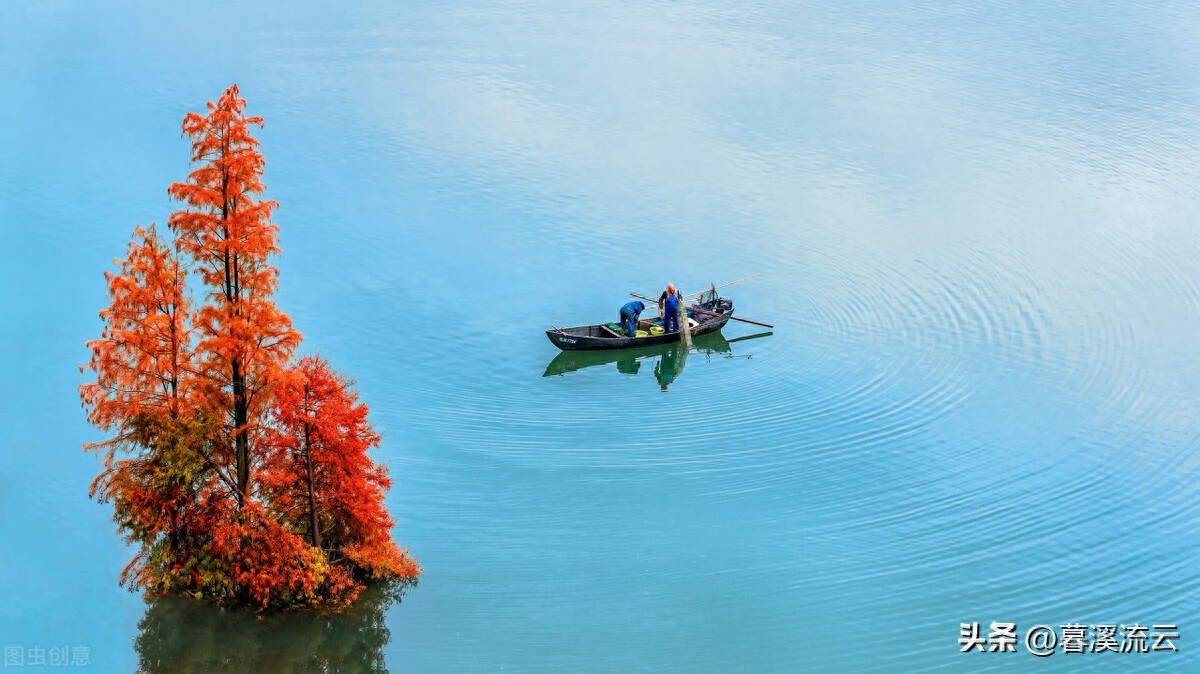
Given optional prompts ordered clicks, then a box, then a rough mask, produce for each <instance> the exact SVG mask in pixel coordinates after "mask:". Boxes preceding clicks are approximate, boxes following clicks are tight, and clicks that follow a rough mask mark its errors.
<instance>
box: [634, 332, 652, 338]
mask: <svg viewBox="0 0 1200 674" xmlns="http://www.w3.org/2000/svg"><path fill="white" fill-rule="evenodd" d="M635 336H636V337H649V336H650V333H648V332H646V331H645V330H638V331H637V334H636V335H635Z"/></svg>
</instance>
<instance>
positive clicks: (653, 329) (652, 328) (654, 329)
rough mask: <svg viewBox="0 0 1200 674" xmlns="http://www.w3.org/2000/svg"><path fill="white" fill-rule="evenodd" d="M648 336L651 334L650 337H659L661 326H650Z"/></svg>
mask: <svg viewBox="0 0 1200 674" xmlns="http://www.w3.org/2000/svg"><path fill="white" fill-rule="evenodd" d="M650 334H652V335H661V334H662V326H661V325H652V326H650Z"/></svg>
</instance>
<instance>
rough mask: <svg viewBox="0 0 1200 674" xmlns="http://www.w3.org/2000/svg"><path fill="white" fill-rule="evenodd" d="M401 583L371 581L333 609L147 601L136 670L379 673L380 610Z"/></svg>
mask: <svg viewBox="0 0 1200 674" xmlns="http://www.w3.org/2000/svg"><path fill="white" fill-rule="evenodd" d="M408 587H409V585H406V584H403V583H392V584H385V585H375V586H373V587H368V588H367V589H366V590H364V591H363V593H362V594H361V595H359V598H358V599H357V600H356V601H355V602H354V604H352V605H351V606H349V607H348V608H346V609H344V610H342V611H340V612H336V613H326V612H319V611H284V612H276V613H260V612H258V611H255V610H253V609H247V608H223V607H217V606H213V605H211V604H208V603H205V602H203V601H198V600H190V599H183V598H179V597H162V598H157V599H151V600H149V601H148V602H147V606H146V614H145V615H144V616H143V617H142V619H141V621H140V622H139V623H138V630H139V634H138V636H137V638H136V639H135V641H134V648H135V649H136V650H137V654H138V665H139V667H138V671H139V672H145V673H147V674H150V673H155V672H230V673H231V674H232V673H233V672H238V673H239V674H240V673H242V672H250V673H254V672H355V673H357V672H371V673H376V672H387V671H388V670H387V667H386V666H385V664H384V659H383V650H384V646H386V645H387V643H388V639H389V638H390V637H391V631H390V630H389V629H388V627H387V623H386V622H385V620H384V616H385V614H386V612H387V609H388V607H389V606H391V605H392V604H394V603H397V602H399V601H400V599H401V597H402V595H403V594H404V591H405V590H406V589H407V588H408Z"/></svg>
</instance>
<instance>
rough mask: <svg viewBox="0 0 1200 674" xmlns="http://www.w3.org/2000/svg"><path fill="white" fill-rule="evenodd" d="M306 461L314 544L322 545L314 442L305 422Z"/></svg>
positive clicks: (309, 509) (310, 520)
mask: <svg viewBox="0 0 1200 674" xmlns="http://www.w3.org/2000/svg"><path fill="white" fill-rule="evenodd" d="M304 461H305V463H306V468H307V469H308V519H309V526H310V527H311V528H312V544H313V547H314V548H320V547H321V528H320V526H319V525H318V523H317V496H316V491H315V489H314V488H313V465H312V444H311V442H310V440H309V428H308V424H307V423H305V424H304Z"/></svg>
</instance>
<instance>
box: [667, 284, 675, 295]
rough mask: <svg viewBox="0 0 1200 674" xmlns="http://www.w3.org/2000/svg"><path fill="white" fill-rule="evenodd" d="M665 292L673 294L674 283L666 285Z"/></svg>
mask: <svg viewBox="0 0 1200 674" xmlns="http://www.w3.org/2000/svg"><path fill="white" fill-rule="evenodd" d="M667 292H669V293H673V292H675V284H674V283H668V284H667Z"/></svg>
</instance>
